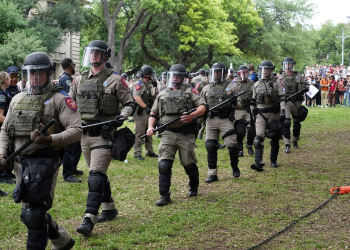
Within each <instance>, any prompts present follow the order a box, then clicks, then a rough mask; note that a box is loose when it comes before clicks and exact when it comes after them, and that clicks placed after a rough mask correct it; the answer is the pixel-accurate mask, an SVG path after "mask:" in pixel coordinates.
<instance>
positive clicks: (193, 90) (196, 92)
mask: <svg viewBox="0 0 350 250" xmlns="http://www.w3.org/2000/svg"><path fill="white" fill-rule="evenodd" d="M191 91H192V92H193V93H195V94H196V95H199V92H198V91H197V90H196V89H195V88H191Z"/></svg>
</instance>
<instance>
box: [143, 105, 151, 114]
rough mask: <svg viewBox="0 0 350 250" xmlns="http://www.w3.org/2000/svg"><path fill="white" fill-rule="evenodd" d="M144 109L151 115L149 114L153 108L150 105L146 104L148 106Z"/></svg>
mask: <svg viewBox="0 0 350 250" xmlns="http://www.w3.org/2000/svg"><path fill="white" fill-rule="evenodd" d="M144 110H145V111H146V114H147V115H149V114H150V113H151V108H150V107H148V106H146V107H145V108H144Z"/></svg>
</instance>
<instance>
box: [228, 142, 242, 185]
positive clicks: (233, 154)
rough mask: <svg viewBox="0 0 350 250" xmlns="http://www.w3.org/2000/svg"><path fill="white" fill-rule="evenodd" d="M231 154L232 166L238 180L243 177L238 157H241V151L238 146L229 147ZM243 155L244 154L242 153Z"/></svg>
mask: <svg viewBox="0 0 350 250" xmlns="http://www.w3.org/2000/svg"><path fill="white" fill-rule="evenodd" d="M228 150H229V154H230V164H231V167H232V171H233V176H234V177H236V178H238V177H239V176H240V175H241V171H240V170H239V168H238V157H239V153H240V152H239V151H238V150H239V149H238V148H237V147H236V146H233V147H229V148H228ZM242 153H243V152H242Z"/></svg>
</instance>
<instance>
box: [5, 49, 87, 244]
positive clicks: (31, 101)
mask: <svg viewBox="0 0 350 250" xmlns="http://www.w3.org/2000/svg"><path fill="white" fill-rule="evenodd" d="M54 70H55V63H53V62H52V61H51V60H50V58H49V57H48V56H47V55H46V54H45V53H42V52H35V53H32V54H30V55H28V56H27V57H26V59H25V61H24V63H23V67H22V81H23V83H26V82H28V83H29V88H28V90H27V91H28V92H24V93H21V94H18V95H16V96H15V97H14V98H13V99H12V101H11V104H10V108H9V111H8V113H7V117H6V119H5V121H4V124H3V126H2V127H1V134H0V162H2V163H3V162H4V161H3V160H2V159H3V157H4V155H7V153H8V152H7V146H8V143H9V140H13V143H14V145H15V148H16V149H19V148H20V147H21V146H22V145H23V144H24V143H25V142H26V141H28V139H29V138H30V139H31V140H32V141H33V142H34V143H32V144H31V145H29V146H28V147H27V148H26V149H24V150H23V151H22V153H21V155H18V156H17V157H16V159H15V163H14V168H15V173H16V180H17V182H20V181H21V180H23V178H25V176H24V175H26V174H28V171H34V169H36V171H38V172H37V173H36V178H37V179H36V180H37V181H38V180H39V181H40V184H36V183H34V182H33V181H31V179H30V178H29V181H27V182H26V184H25V185H26V188H25V190H23V192H24V194H23V195H20V196H19V197H18V201H19V200H22V204H21V205H22V213H21V216H20V217H21V221H22V222H23V223H24V224H25V225H26V226H27V228H28V238H27V249H29V250H44V249H45V248H46V245H47V240H48V239H50V241H51V242H52V244H53V246H54V249H71V248H72V247H73V246H74V243H75V242H74V240H73V239H72V238H71V237H70V235H69V234H68V232H67V231H66V230H65V229H64V228H62V227H60V226H58V225H57V223H56V221H55V220H54V219H53V218H52V216H51V215H50V214H49V213H48V212H47V211H48V210H49V209H50V208H51V207H52V204H53V198H54V190H55V186H56V181H57V175H58V172H59V167H60V165H61V160H60V157H61V152H60V151H61V150H60V149H62V148H63V147H65V146H66V145H68V144H71V143H74V142H77V141H79V140H80V139H81V135H82V128H81V120H80V117H79V113H78V112H77V105H76V103H75V102H74V101H73V100H72V98H70V97H69V96H68V94H67V93H65V92H64V91H62V88H61V87H59V86H55V85H54V84H53V82H52V81H51V76H52V72H53V71H54ZM52 119H55V120H56V122H55V124H54V125H53V126H51V127H50V128H49V129H48V131H47V133H45V134H43V133H42V132H40V131H39V130H38V129H40V127H41V125H42V124H43V125H45V124H47V123H48V122H49V121H51V120H52ZM32 131H34V132H32ZM0 164H1V163H0ZM21 165H22V166H21ZM20 183H21V182H20ZM20 183H18V185H20ZM22 189H23V187H22ZM39 195H43V196H39Z"/></svg>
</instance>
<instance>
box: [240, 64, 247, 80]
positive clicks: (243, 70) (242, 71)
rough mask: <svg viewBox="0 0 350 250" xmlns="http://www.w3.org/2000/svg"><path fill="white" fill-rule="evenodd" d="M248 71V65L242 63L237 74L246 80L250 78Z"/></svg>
mask: <svg viewBox="0 0 350 250" xmlns="http://www.w3.org/2000/svg"><path fill="white" fill-rule="evenodd" d="M248 71H249V69H248V67H247V66H245V65H241V66H239V68H238V69H237V74H238V76H239V78H240V79H241V80H243V81H244V80H247V79H248Z"/></svg>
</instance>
